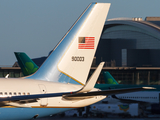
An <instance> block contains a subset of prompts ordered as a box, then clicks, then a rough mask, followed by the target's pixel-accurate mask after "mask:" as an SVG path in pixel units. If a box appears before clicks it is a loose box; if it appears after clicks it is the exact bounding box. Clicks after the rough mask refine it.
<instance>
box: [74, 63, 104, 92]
mask: <svg viewBox="0 0 160 120" xmlns="http://www.w3.org/2000/svg"><path fill="white" fill-rule="evenodd" d="M104 63H105V62H101V63H100V64H99V66H98V67H97V69H96V70H95V71H94V73H93V74H92V76H91V77H90V78H89V80H88V81H87V83H86V84H85V86H84V87H83V88H82V89H81V90H80V91H78V92H77V93H81V92H88V91H90V90H92V89H93V88H94V86H95V84H96V81H97V79H98V77H99V74H100V73H101V70H102V68H103V65H104Z"/></svg>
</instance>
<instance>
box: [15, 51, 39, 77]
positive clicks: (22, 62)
mask: <svg viewBox="0 0 160 120" xmlns="http://www.w3.org/2000/svg"><path fill="white" fill-rule="evenodd" d="M14 54H15V56H16V58H17V60H18V64H19V66H20V67H21V70H22V73H23V75H24V76H28V75H31V74H33V73H34V72H36V71H37V69H38V66H37V65H36V64H35V63H34V62H33V61H32V60H31V59H30V58H29V57H28V56H27V55H26V54H25V53H23V52H15V53H14Z"/></svg>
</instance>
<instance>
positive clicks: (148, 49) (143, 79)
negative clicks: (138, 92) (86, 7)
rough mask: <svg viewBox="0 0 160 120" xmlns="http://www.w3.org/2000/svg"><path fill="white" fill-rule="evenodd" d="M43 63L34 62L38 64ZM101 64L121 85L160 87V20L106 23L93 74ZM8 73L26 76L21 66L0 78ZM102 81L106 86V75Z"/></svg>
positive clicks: (2, 73)
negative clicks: (103, 63)
mask: <svg viewBox="0 0 160 120" xmlns="http://www.w3.org/2000/svg"><path fill="white" fill-rule="evenodd" d="M44 60H45V58H44V57H43V60H42V58H36V59H34V61H35V63H36V64H39V63H40V62H39V61H41V63H42V62H43V61H44ZM101 61H105V62H106V63H105V66H104V68H103V71H109V72H110V73H111V74H112V75H113V77H114V78H115V79H116V80H117V81H118V82H119V83H121V84H160V62H159V61H160V17H146V19H145V20H142V18H116V19H109V20H107V21H106V22H105V25H104V29H103V33H102V35H101V40H100V42H99V45H98V48H97V51H96V54H95V58H94V61H93V63H92V67H91V71H90V75H91V74H92V73H93V71H94V70H95V69H96V66H97V65H98V64H99V63H100V62H101ZM15 65H16V64H15ZM7 73H9V74H10V77H20V76H23V75H22V73H21V70H20V68H19V67H12V68H7V67H1V68H0V77H4V76H5V75H6V74H7ZM102 73H103V72H102ZM99 82H100V83H105V81H104V78H103V74H101V75H100V77H99Z"/></svg>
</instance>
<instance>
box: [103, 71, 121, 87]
mask: <svg viewBox="0 0 160 120" xmlns="http://www.w3.org/2000/svg"><path fill="white" fill-rule="evenodd" d="M103 76H104V80H105V83H106V84H118V83H117V81H116V80H115V79H114V78H113V77H112V75H111V74H110V73H109V72H108V71H104V72H103Z"/></svg>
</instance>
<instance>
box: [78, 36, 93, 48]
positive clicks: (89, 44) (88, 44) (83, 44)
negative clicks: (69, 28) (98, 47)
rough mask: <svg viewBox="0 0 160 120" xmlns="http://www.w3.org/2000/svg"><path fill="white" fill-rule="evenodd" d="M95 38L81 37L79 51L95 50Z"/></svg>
mask: <svg viewBox="0 0 160 120" xmlns="http://www.w3.org/2000/svg"><path fill="white" fill-rule="evenodd" d="M94 40H95V38H94V37H79V40H78V49H94Z"/></svg>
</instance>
